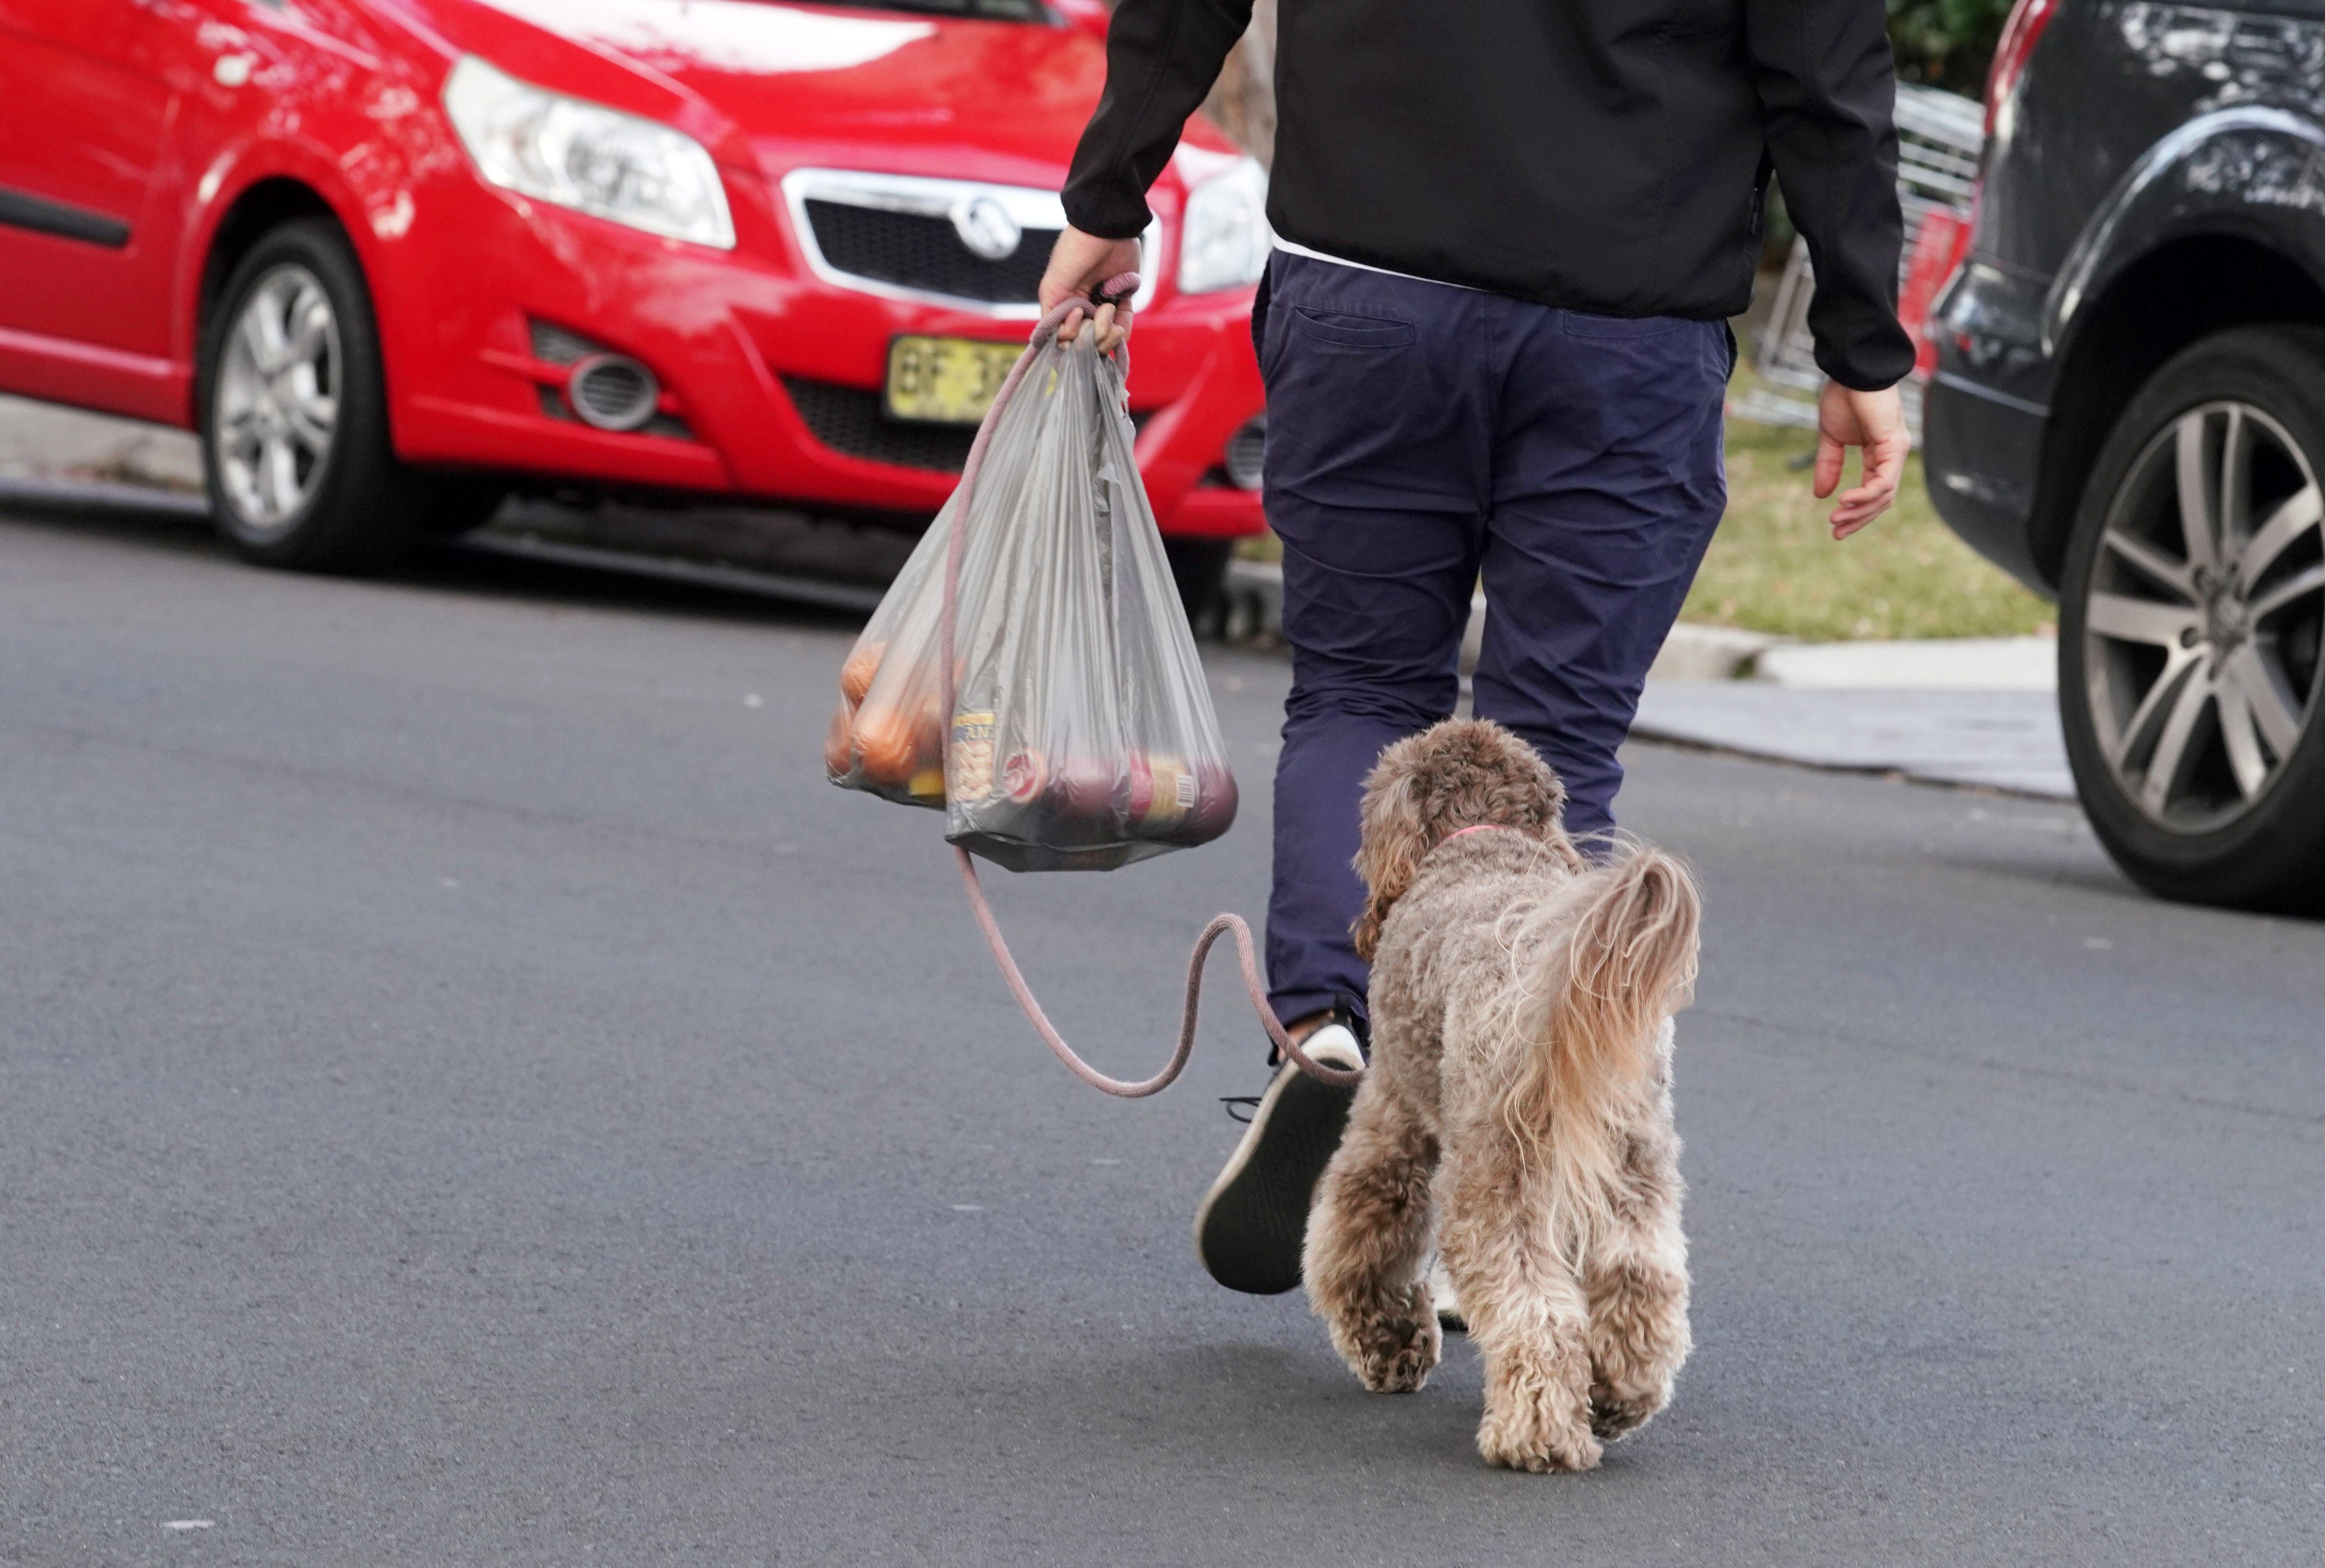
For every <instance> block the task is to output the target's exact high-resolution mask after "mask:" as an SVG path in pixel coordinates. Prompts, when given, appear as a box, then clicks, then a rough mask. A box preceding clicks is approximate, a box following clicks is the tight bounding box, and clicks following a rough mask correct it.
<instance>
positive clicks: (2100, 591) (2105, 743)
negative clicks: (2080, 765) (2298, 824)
mask: <svg viewBox="0 0 2325 1568" xmlns="http://www.w3.org/2000/svg"><path fill="white" fill-rule="evenodd" d="M2320 620H2325V491H2320V488H2319V485H2318V483H2317V476H2316V474H2315V472H2314V471H2313V469H2312V468H2311V466H2310V462H2309V458H2308V456H2307V454H2305V453H2304V452H2303V451H2302V448H2301V445H2300V443H2299V442H2297V441H2295V440H2294V439H2293V438H2292V436H2291V435H2290V434H2289V433H2288V432H2287V431H2286V430H2285V429H2284V427H2283V425H2281V424H2279V423H2278V422H2277V421H2276V420H2274V419H2272V418H2270V417H2269V415H2268V414H2267V413H2265V412H2264V411H2263V410H2260V409H2258V408H2256V407H2254V406H2253V405H2251V404H2249V403H2243V402H2236V401H2219V402H2209V403H2205V404H2203V405H2201V406H2200V407H2198V408H2193V409H2191V410H2187V411H2186V412H2184V413H2182V414H2181V415H2180V417H2179V418H2178V419H2176V420H2173V421H2172V424H2171V426H2170V427H2168V428H2167V429H2163V430H2162V431H2160V432H2158V433H2157V435H2156V437H2155V438H2154V440H2152V441H2150V442H2149V443H2148V445H2147V447H2146V448H2145V449H2144V451H2142V452H2141V454H2140V456H2139V457H2138V458H2137V460H2135V462H2134V463H2133V464H2132V466H2131V470H2130V472H2129V473H2128V474H2127V475H2126V476H2125V478H2124V481H2123V484H2121V486H2119V487H2118V488H2117V492H2116V495H2115V497H2114V501H2113V503H2112V504H2111V505H2110V506H2109V507H2108V510H2107V526H2106V529H2105V531H2104V532H2103V533H2102V534H2101V535H2100V538H2099V548H2098V558H2097V559H2096V561H2095V562H2094V563H2093V565H2092V569H2091V576H2090V584H2089V589H2088V592H2087V595H2086V598H2085V601H2084V605H2083V666H2084V675H2085V680H2086V684H2087V687H2088V692H2087V696H2088V700H2089V711H2090V715H2091V717H2092V719H2093V721H2094V723H2093V727H2094V730H2095V732H2096V734H2097V738H2098V744H2099V747H2100V749H2101V752H2102V753H2103V754H2104V756H2105V758H2106V761H2107V764H2108V766H2110V767H2111V768H2112V769H2113V770H2114V773H2115V778H2116V780H2117V784H2118V785H2119V786H2120V787H2121V788H2122V789H2123V792H2124V793H2125V795H2126V797H2127V798H2129V799H2130V801H2131V802H2132V804H2133V805H2134V806H2135V807H2136V808H2137V809H2138V811H2139V812H2140V814H2141V815H2142V816H2144V817H2146V818H2147V819H2148V820H2149V821H2150V822H2152V823H2154V824H2155V825H2156V826H2161V827H2163V828H2166V829H2169V830H2172V831H2174V832H2180V833H2204V832H2211V831H2215V830H2217V829H2218V828H2221V827H2224V826H2227V825H2228V824H2229V823H2230V822H2233V821H2235V820H2236V819H2237V818H2238V817H2240V816H2243V815H2244V814H2245V813H2246V812H2247V811H2249V810H2251V809H2252V808H2253V807H2254V806H2256V804H2257V803H2258V802H2259V801H2260V799H2261V798H2262V797H2263V796H2265V794H2267V792H2268V790H2269V789H2270V788H2271V787H2272V786H2274V784H2275V782H2276V780H2277V779H2279V778H2280V777H2281V776H2282V775H2283V770H2284V765H2285V762H2286V761H2287V760H2288V759H2289V758H2290V757H2291V756H2292V754H2293V749H2294V748H2295V747H2296V746H2297V745H2298V744H2299V743H2300V741H2301V737H2302V733H2303V732H2304V731H2305V729H2306V728H2307V726H2308V725H2309V724H2310V723H2311V720H2312V716H2313V715H2314V713H2315V709H2316V706H2317V703H2316V697H2317V687H2318V685H2319V681H2318V662H2319V661H2318V643H2319V632H2320Z"/></svg>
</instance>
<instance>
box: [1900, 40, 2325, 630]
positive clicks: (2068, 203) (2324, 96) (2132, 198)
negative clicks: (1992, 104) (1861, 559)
mask: <svg viewBox="0 0 2325 1568" xmlns="http://www.w3.org/2000/svg"><path fill="white" fill-rule="evenodd" d="M2283 319H2295V320H2312V321H2314V320H2325V0H2313V3H2309V4H2293V3H2290V0H2288V3H2286V4H2283V5H2275V6H2269V7H2257V6H2247V7H2241V8H2238V9H2236V10H2223V9H2215V8H2211V7H2198V6H2188V5H2155V4H2150V3H2148V0H2132V3H2128V4H2126V3H2122V0H2099V3H2097V4H2094V3H2092V0H2061V9H2060V11H2059V13H2058V14H2057V15H2056V17H2055V19H2054V20H2053V21H2052V23H2051V25H2050V27H2049V28H2048V30H2047V31H2045V32H2043V33H2042V36H2041V40H2040V42H2038V44H2037V45H2036V46H2035V49H2034V51H2033V55H2032V56H2031V58H2030V59H2029V60H2027V61H2026V64H2025V69H2024V74H2023V76H2022V77H2021V78H2019V80H2018V82H2017V85H2016V87H2015V90H2014V91H2012V92H2011V93H2010V94H2009V95H2008V97H2007V99H2006V101H2005V102H2004V103H2003V104H2002V105H2001V106H1999V108H1998V109H1997V111H1996V116H1995V130H1994V135H1993V137H1992V138H1991V140H1990V142H1989V143H1988V146H1987V153H1986V174H1985V180H1984V184H1983V189H1982V191H1981V194H1980V198H1979V204H1978V220H1977V225H1976V228H1975V232H1974V234H1973V236H1972V240H1971V245H1970V252H1969V255H1968V260H1967V262H1966V263H1964V265H1963V266H1962V268H1961V270H1960V271H1959V272H1958V273H1957V274H1956V275H1955V277H1954V279H1953V280H1952V281H1951V282H1950V284H1949V285H1948V288H1947V290H1946V291H1945V293H1944V295H1943V296H1942V297H1941V299H1940V300H1939V302H1938V305H1937V308H1936V309H1935V311H1934V312H1933V331H1934V335H1935V337H1937V340H1938V357H1939V364H1938V371H1937V374H1936V376H1935V379H1934V381H1933V383H1932V385H1931V388H1930V392H1929V397H1928V401H1927V404H1926V412H1925V416H1924V418H1925V427H1924V436H1925V445H1924V450H1925V456H1926V461H1927V470H1928V475H1929V484H1930V492H1931V497H1932V499H1933V500H1934V501H1935V503H1936V504H1937V507H1938V510H1939V512H1940V513H1941V515H1942V516H1943V517H1944V518H1945V520H1946V521H1947V523H1948V524H1949V525H1950V526H1951V527H1952V528H1953V529H1954V530H1955V531H1956V532H1957V533H1959V534H1960V535H1961V537H1962V538H1963V539H1964V540H1967V541H1968V543H1969V544H1970V545H1971V546H1972V547H1974V548H1975V549H1978V551H1979V552H1980V553H1981V554H1983V555H1985V556H1987V558H1989V559H1992V560H1993V561H1995V562H1996V563H1997V564H1998V565H2000V566H2001V567H2004V568H2005V570H2007V571H2009V572H2010V573H2012V574H2013V575H2014V576H2017V577H2019V578H2020V579H2021V580H2023V581H2024V582H2026V583H2027V584H2028V585H2029V586H2033V587H2035V588H2036V589H2038V590H2039V591H2042V592H2043V593H2046V594H2049V593H2055V591H2056V588H2057V585H2058V580H2059V571H2060V565H2061V557H2062V555H2063V552H2064V549H2065V544H2066V537H2067V532H2068V529H2069V526H2070V522H2071V521H2072V517H2073V513H2074V510H2075V506H2076V503H2077V502H2078V500H2079V498H2080V493H2081V488H2082V480H2083V476H2084V475H2085V474H2086V473H2087V472H2088V470H2089V465H2090V462H2091V460H2092V459H2093V457H2095V456H2096V455H2097V452H2098V447H2099V446H2100V444H2101V443H2102V442H2103V441H2104V440H2105V438H2106V436H2107V430H2108V429H2109V428H2110V427H2111V426H2112V424H2113V422H2114V419H2115V416H2116V415H2117V413H2119V412H2120V411H2121V410H2122V409H2123V408H2124V407H2125V405H2126V403H2127V402H2128V401H2129V400H2130V398H2131V396H2132V395H2133V393H2134V392H2136V391H2137V390H2138V387H2139V385H2140V383H2142V382H2144V380H2145V379H2146V377H2147V375H2148V374H2150V373H2152V372H2153V371H2154V369H2155V368H2156V367H2157V366H2159V365H2161V364H2163V362H2164V361H2165V360H2167V359H2169V358H2170V357H2171V356H2172V354H2174V353H2176V352H2178V350H2180V349H2181V348H2183V347H2185V346H2187V345H2189V344H2190V343H2192V342H2194V341H2195V340H2196V339H2197V338H2199V337H2203V336H2206V335H2208V334H2209V333H2211V332H2214V331H2217V330H2219V329H2221V328H2223V327H2230V326H2235V325H2237V324H2239V323H2243V322H2250V321H2265V320H2283Z"/></svg>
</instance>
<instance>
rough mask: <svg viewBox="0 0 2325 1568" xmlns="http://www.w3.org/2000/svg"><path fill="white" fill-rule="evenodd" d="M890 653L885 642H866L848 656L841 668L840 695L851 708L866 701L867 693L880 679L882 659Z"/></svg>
mask: <svg viewBox="0 0 2325 1568" xmlns="http://www.w3.org/2000/svg"><path fill="white" fill-rule="evenodd" d="M887 651H888V645H887V644H886V643H885V642H866V643H865V644H864V645H863V646H862V647H860V648H858V649H857V650H855V651H854V652H852V653H850V654H849V655H848V662H847V663H846V664H843V665H841V666H840V667H839V695H840V696H844V697H846V698H847V699H848V706H849V707H854V706H857V704H858V703H860V702H862V701H863V700H864V695H865V693H866V692H868V691H870V690H871V689H872V683H873V682H874V681H875V680H876V679H878V678H879V676H880V659H881V657H882V655H884V654H885V653H886V652H887Z"/></svg>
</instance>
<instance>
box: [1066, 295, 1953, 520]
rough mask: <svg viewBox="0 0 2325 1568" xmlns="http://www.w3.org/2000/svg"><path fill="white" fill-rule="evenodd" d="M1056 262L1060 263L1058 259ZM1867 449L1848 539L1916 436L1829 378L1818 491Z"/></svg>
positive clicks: (1868, 395)
mask: <svg viewBox="0 0 2325 1568" xmlns="http://www.w3.org/2000/svg"><path fill="white" fill-rule="evenodd" d="M1053 264H1054V263H1053ZM1849 447H1861V448H1863V449H1864V453H1865V466H1864V471H1863V472H1862V473H1861V474H1860V475H1858V478H1857V487H1856V488H1855V489H1853V490H1847V491H1843V492H1842V493H1841V496H1840V501H1839V504H1837V505H1835V506H1834V507H1833V509H1832V537H1833V538H1835V539H1847V538H1848V536H1849V535H1850V534H1852V533H1855V532H1856V531H1857V530H1858V529H1860V528H1863V527H1864V526H1865V525H1866V523H1868V522H1871V521H1873V520H1874V519H1875V518H1876V517H1878V516H1880V515H1881V514H1882V513H1883V512H1886V511H1888V510H1889V506H1890V503H1892V502H1894V501H1895V500H1896V499H1897V485H1898V482H1899V481H1900V480H1902V479H1903V478H1904V475H1905V455H1906V454H1907V453H1908V452H1910V451H1912V450H1913V438H1911V437H1909V436H1908V435H1907V434H1906V433H1905V408H1904V403H1903V402H1901V401H1899V399H1898V396H1897V389H1896V388H1895V387H1894V386H1893V387H1885V388H1884V389H1882V390H1881V391H1880V392H1857V391H1856V390H1855V389H1853V388H1850V387H1845V386H1843V385H1841V384H1840V383H1839V382H1837V381H1829V382H1827V383H1824V392H1823V394H1822V395H1821V396H1820V397H1819V398H1818V400H1817V453H1816V494H1817V499H1818V500H1820V501H1822V500H1823V499H1824V498H1825V497H1826V496H1828V495H1830V494H1831V493H1833V491H1834V490H1835V489H1837V488H1839V484H1840V470H1841V464H1842V462H1843V461H1844V460H1845V459H1846V457H1847V456H1848V448H1849Z"/></svg>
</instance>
